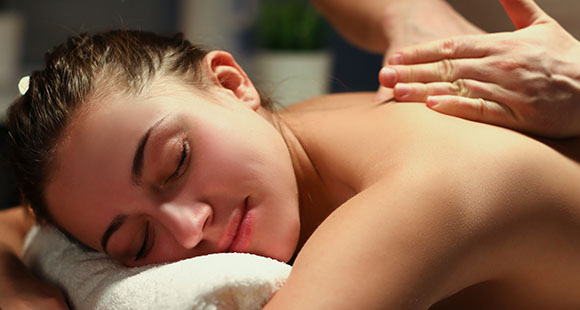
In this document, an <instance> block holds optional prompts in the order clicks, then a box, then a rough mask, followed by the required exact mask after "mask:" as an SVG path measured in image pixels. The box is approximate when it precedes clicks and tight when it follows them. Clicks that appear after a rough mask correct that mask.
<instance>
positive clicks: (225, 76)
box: [204, 51, 260, 110]
mask: <svg viewBox="0 0 580 310" xmlns="http://www.w3.org/2000/svg"><path fill="white" fill-rule="evenodd" d="M204 65H205V67H206V68H207V69H208V71H209V75H210V79H211V82H212V83H214V84H215V85H216V86H218V87H221V88H224V89H226V90H230V91H231V92H232V93H233V94H234V95H235V96H236V97H237V98H238V99H240V100H241V101H242V102H243V103H244V104H246V105H248V106H249V107H250V108H252V109H253V110H257V109H258V108H259V107H260V96H259V94H258V91H257V90H256V88H255V87H254V84H252V81H251V80H250V78H248V76H247V75H246V73H245V72H244V70H243V69H242V68H241V67H240V66H239V65H238V64H237V63H236V61H235V60H234V57H233V56H232V55H231V54H230V53H228V52H224V51H212V52H209V53H208V54H207V55H206V56H205V58H204Z"/></svg>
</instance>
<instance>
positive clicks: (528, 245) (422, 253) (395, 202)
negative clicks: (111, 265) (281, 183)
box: [0, 86, 578, 309]
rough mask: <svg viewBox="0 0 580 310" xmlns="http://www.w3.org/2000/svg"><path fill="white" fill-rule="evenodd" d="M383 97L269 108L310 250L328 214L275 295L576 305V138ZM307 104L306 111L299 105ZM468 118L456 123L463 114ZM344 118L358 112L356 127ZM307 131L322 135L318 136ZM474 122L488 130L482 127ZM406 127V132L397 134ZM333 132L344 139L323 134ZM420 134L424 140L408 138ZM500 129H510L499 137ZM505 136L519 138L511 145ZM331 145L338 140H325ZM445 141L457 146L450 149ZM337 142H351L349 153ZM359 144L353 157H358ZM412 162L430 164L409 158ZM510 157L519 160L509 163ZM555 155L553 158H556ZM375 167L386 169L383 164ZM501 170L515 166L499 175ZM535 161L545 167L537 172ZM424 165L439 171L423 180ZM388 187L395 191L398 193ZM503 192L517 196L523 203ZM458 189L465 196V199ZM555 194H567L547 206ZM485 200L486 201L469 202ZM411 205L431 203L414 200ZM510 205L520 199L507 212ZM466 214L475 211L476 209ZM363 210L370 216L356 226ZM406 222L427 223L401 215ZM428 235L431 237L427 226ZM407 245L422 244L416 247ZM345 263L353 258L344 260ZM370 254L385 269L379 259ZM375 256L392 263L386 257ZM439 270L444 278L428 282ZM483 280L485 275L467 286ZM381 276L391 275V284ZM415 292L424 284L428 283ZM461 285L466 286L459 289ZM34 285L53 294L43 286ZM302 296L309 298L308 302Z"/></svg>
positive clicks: (314, 301)
mask: <svg viewBox="0 0 580 310" xmlns="http://www.w3.org/2000/svg"><path fill="white" fill-rule="evenodd" d="M174 87H175V86H172V88H171V89H174ZM234 93H235V94H236V92H234ZM386 95H388V96H390V95H391V93H387V94H386ZM236 96H237V95H236ZM371 97H372V96H370V95H350V96H333V97H324V98H319V99H317V100H314V101H310V102H308V103H307V105H299V106H296V107H293V108H292V109H291V110H292V111H293V112H296V113H294V114H293V115H281V118H282V119H284V121H283V122H277V121H275V118H272V117H270V116H267V114H263V113H260V115H262V116H263V117H264V118H265V119H267V120H268V121H269V122H272V124H273V125H274V126H275V127H277V128H278V129H279V130H280V131H281V132H282V133H284V137H285V140H286V142H287V144H288V145H289V151H290V152H289V153H290V154H291V159H292V165H293V168H294V172H295V175H296V179H297V181H298V182H297V183H298V189H299V191H300V195H299V197H298V198H299V201H300V216H301V233H300V237H299V242H298V246H297V248H296V249H297V250H298V249H299V248H301V247H302V245H303V244H304V242H305V241H306V239H308V237H309V236H310V234H312V232H313V231H314V230H315V229H316V227H318V226H320V227H319V228H318V229H316V233H314V234H313V235H312V236H311V237H312V238H310V241H308V243H307V244H306V245H305V246H304V250H303V251H301V252H300V253H301V254H300V255H299V257H298V258H297V260H296V263H295V266H294V271H293V273H292V276H291V278H290V280H289V281H288V283H287V285H286V286H285V287H284V289H283V290H281V291H280V292H279V293H278V294H277V295H276V296H275V298H274V299H273V300H272V301H271V303H270V304H268V305H267V308H275V309H284V308H285V307H290V308H293V309H295V308H312V307H318V308H321V309H323V308H331V309H341V307H346V308H349V305H356V307H362V308H364V307H365V306H367V308H424V307H426V306H425V305H428V304H433V303H435V302H437V301H439V300H443V299H444V300H443V301H441V302H438V303H437V304H436V305H435V306H433V307H432V308H453V307H457V308H465V307H469V308H475V307H476V306H479V307H481V308H490V307H494V308H500V307H503V308H512V309H513V308H522V307H527V308H530V307H534V308H538V307H540V308H541V307H543V308H546V307H557V308H563V307H565V306H570V307H572V308H574V306H575V305H576V304H575V302H576V301H575V300H574V298H573V296H574V291H577V287H576V286H575V283H576V282H575V279H577V277H578V275H577V274H578V268H577V266H576V265H575V264H574V262H577V261H578V257H577V253H575V252H574V250H573V249H574V246H573V245H574V244H576V243H577V237H578V232H577V227H578V225H577V224H578V223H576V222H575V221H574V219H575V218H577V211H576V210H575V208H574V207H573V206H572V205H574V204H576V205H577V202H575V199H576V198H575V197H574V194H573V193H574V190H573V189H571V188H570V186H569V185H567V184H565V182H571V184H575V182H577V180H576V173H577V167H576V164H575V161H576V158H577V155H576V154H575V151H574V150H575V149H577V144H576V141H565V142H561V143H559V144H555V143H554V142H549V143H547V142H546V143H538V142H537V141H536V142H534V141H532V142H530V141H528V140H526V139H527V138H523V137H522V136H520V135H516V134H514V133H511V134H507V135H506V134H505V132H502V133H501V134H500V131H497V130H491V131H489V129H488V130H483V131H480V130H476V129H475V128H476V127H477V126H475V127H472V126H464V125H461V126H459V125H458V124H459V123H456V122H455V121H449V120H448V119H445V118H439V117H433V115H431V114H429V113H425V110H422V109H420V108H417V106H415V105H401V104H399V105H396V107H397V108H394V107H393V106H395V105H385V106H384V108H380V109H378V108H377V106H376V105H369V102H370V101H371V100H370V99H369V98H371ZM361 104H362V105H361ZM353 105H356V106H361V107H364V109H363V110H361V109H358V108H356V107H354V106H353ZM387 106H389V108H386V107H387ZM385 111H388V112H385ZM386 114H388V115H390V117H389V118H388V124H389V126H388V127H385V126H383V125H384V124H385V122H384V119H383V120H381V121H378V120H376V119H375V121H374V122H369V121H367V120H368V118H369V117H371V118H373V117H377V118H378V117H379V116H380V117H383V116H385V115H386ZM300 115H302V116H304V117H298V116H300ZM322 116H324V117H322ZM327 117H328V118H327ZM322 119H325V120H326V121H325V122H324V127H323V128H328V130H324V132H326V133H327V135H324V132H320V131H321V130H320V129H321V128H322V126H321V125H322V124H321V123H320V120H322ZM454 122H455V125H451V124H452V123H454ZM371 123H372V124H371ZM344 124H349V126H348V130H347V128H345V126H344ZM417 124H421V126H417ZM300 125H301V126H300ZM398 126H402V127H398ZM417 127H420V128H417ZM352 128H357V133H358V134H361V132H362V133H364V134H366V135H367V136H368V137H380V139H379V140H381V141H384V143H385V144H386V145H389V147H385V146H384V145H383V146H382V147H380V148H378V150H377V143H376V142H377V141H379V140H377V139H373V138H369V139H362V140H366V141H360V140H361V139H360V135H357V136H351V137H350V138H349V136H348V133H349V130H351V129H352ZM489 128H491V127H489ZM358 129H360V130H358ZM307 132H312V133H317V134H320V136H316V137H314V136H313V135H309V134H306V133H307ZM333 132H341V133H342V135H341V136H340V137H341V138H340V139H336V138H333V137H335V135H330V134H328V133H333ZM401 133H404V135H401ZM410 133H412V134H411V135H409V134H410ZM469 134H475V137H479V138H478V139H477V140H475V139H473V136H472V137H469ZM479 134H481V135H479ZM400 135H401V136H404V137H405V139H396V138H397V137H398V136H400ZM481 137H487V138H486V139H484V140H485V142H487V143H483V144H482V143H481V141H480V140H481ZM506 137H511V138H506ZM322 138H328V139H330V141H333V143H331V144H328V143H326V144H324V145H323V146H322V145H320V141H322V140H320V139H322ZM407 138H410V140H411V141H405V140H407ZM456 138H457V139H458V141H459V142H458V144H463V143H465V145H464V146H465V147H460V148H455V147H456V145H455V143H452V142H453V141H454V140H453V139H456ZM343 139H344V140H343ZM344 141H350V142H352V143H344ZM353 141H354V142H353ZM490 141H496V142H497V145H495V146H494V144H495V142H490ZM524 141H527V142H524ZM363 142H366V144H365V143H363ZM411 142H413V143H411ZM474 144H475V145H474ZM417 145H422V146H425V149H422V147H417ZM502 145H507V146H509V147H507V150H506V148H504V147H503V146H502ZM330 146H332V147H333V148H329V147H330ZM469 146H471V147H469ZM500 146H502V147H500ZM551 148H554V149H556V150H557V152H553V151H551ZM323 149H324V150H326V151H321V150H323ZM345 149H346V150H348V152H345ZM445 149H447V150H448V151H447V152H443V150H445ZM393 150H396V152H393ZM474 150H475V151H479V152H480V153H478V152H475V151H474ZM474 153H475V154H474ZM482 153H483V154H485V155H484V156H482ZM329 154H330V155H333V154H334V155H336V154H343V155H345V158H342V157H341V156H338V155H337V156H330V155H329ZM347 154H348V155H352V157H349V158H346V157H347ZM361 154H365V155H368V154H378V155H377V156H374V157H385V156H384V154H389V155H390V156H389V162H388V163H383V164H382V165H377V162H375V161H369V160H368V156H367V157H357V156H360V155H361ZM425 154H428V156H426V155H425ZM457 154H461V155H462V156H461V160H460V161H461V162H464V163H465V162H469V161H470V160H471V162H472V163H473V162H475V164H473V166H471V167H469V170H468V171H470V174H469V175H468V176H465V177H463V178H461V177H460V176H461V175H464V174H465V171H463V170H461V169H459V168H458V167H457V166H456V162H457V161H455V160H451V161H450V158H456V157H457ZM522 154H524V155H525V156H522ZM325 155H327V156H325ZM492 155H497V156H498V157H495V156H492ZM371 157H373V156H371ZM374 157H373V158H374ZM566 158H572V159H573V161H570V160H569V159H566ZM427 159H430V161H426V160H427ZM498 159H499V161H498ZM328 161H331V162H332V163H334V164H338V165H342V166H344V167H348V166H349V165H351V164H353V162H356V163H358V164H357V165H355V169H352V170H353V171H340V172H339V171H337V169H336V167H330V166H331V165H328ZM408 162H412V163H413V165H417V166H418V167H420V168H422V169H419V168H413V167H410V166H412V165H408V164H407V165H405V163H408ZM498 162H499V163H505V164H501V165H498ZM478 165H481V166H482V167H481V168H480V169H476V170H477V171H474V169H473V167H474V166H478ZM342 166H339V167H342ZM402 166H405V167H407V168H405V169H404V168H401V167H402ZM314 167H316V169H314ZM364 167H366V169H363V168H364ZM377 167H383V168H384V167H391V168H393V167H395V168H393V169H377ZM427 167H429V169H426V168H427ZM542 167H548V170H549V171H546V169H541V168H542ZM325 168H326V169H325ZM362 170H365V171H367V172H365V173H363V172H362ZM371 170H378V171H376V172H375V173H369V172H368V171H371ZM417 170H420V171H419V172H417ZM480 170H488V171H483V172H482V171H480ZM494 171H501V172H502V173H499V174H498V173H496V174H494V173H493V172H494ZM526 171H533V172H534V173H533V175H530V174H529V173H527V174H526V173H523V172H526ZM393 172H394V173H393ZM454 172H455V173H454ZM485 172H487V174H486V173H485ZM561 172H565V173H561ZM320 173H322V177H321V174H320ZM380 173H385V174H387V173H389V175H390V176H391V181H388V180H382V181H380V182H379V179H380V177H377V175H380ZM424 173H425V174H424ZM522 173H523V175H522ZM554 174H557V176H554ZM418 175H424V176H425V177H422V178H419V179H417V178H416V177H417V176H418ZM409 180H412V182H411V181H409ZM442 180H443V181H444V182H442ZM522 180H525V182H524V181H522ZM558 180H560V181H558ZM417 181H420V182H417ZM496 183H497V184H496ZM361 184H364V185H365V186H361ZM370 184H374V185H373V186H370ZM389 184H390V185H389ZM466 184H468V185H470V186H469V187H468V188H467V189H465V190H464V191H462V192H463V194H461V193H460V194H458V193H457V192H456V191H459V189H462V188H465V186H466ZM490 184H495V186H490ZM569 184H570V183H569ZM359 190H360V192H357V191H359ZM450 191H451V192H450ZM530 192H532V193H530ZM536 192H537V193H536ZM408 193H413V194H414V195H413V196H415V198H413V197H411V198H413V199H409V198H410V197H408V196H409V195H408ZM385 197H390V199H387V200H388V201H385ZM442 197H443V198H445V197H447V199H442ZM473 197H475V198H473ZM482 197H483V198H482ZM489 197H496V198H497V199H495V200H494V199H488V198H489ZM555 197H556V198H557V199H556V198H555ZM476 198H477V199H476ZM500 198H501V199H506V200H508V201H509V204H507V203H506V202H504V201H500V200H501V199H500ZM347 200H348V201H347ZM345 201H346V203H345ZM450 201H452V202H455V204H452V207H449V205H450V203H449V202H450ZM458 202H461V203H460V205H459V206H457V205H456V204H457V203H458ZM553 205H556V206H558V207H557V208H547V207H546V206H553ZM339 206H340V208H338V207H339ZM406 206H412V208H405V207H406ZM471 206H477V208H475V209H472V208H469V207H471ZM530 206H532V207H530ZM314 207H316V208H314ZM387 207H389V208H387ZM337 208H338V209H337ZM335 209H337V210H336V212H334V213H332V211H334V210H335ZM401 209H402V211H398V212H393V211H396V210H401ZM407 209H410V210H411V211H417V212H411V211H409V212H404V211H405V210H407ZM385 210H387V211H388V212H386V211H385ZM433 210H436V211H437V210H438V212H435V213H434V211H433ZM478 210H484V211H483V212H482V211H478ZM489 210H499V211H497V212H488V211H489ZM505 210H509V211H510V212H507V214H505V213H506V212H504V211H505ZM500 211H501V212H500ZM331 213H332V215H331V216H330V217H328V215H329V214H331ZM410 213H412V214H410ZM377 214H378V215H381V214H384V216H377ZM465 214H470V215H472V216H469V217H467V218H465ZM387 215H388V217H387ZM417 215H422V216H417ZM501 215H504V216H501ZM570 215H572V216H570ZM327 217H328V219H327V220H326V221H324V220H325V219H326V218H327ZM410 219H413V220H412V221H411V220H410ZM458 219H459V220H458ZM461 219H464V220H461ZM323 221H324V224H322V225H320V224H321V222H323ZM359 221H361V223H364V225H362V226H361V225H353V223H358V222H359ZM401 222H402V223H414V224H413V225H401V224H400V223H401ZM345 227H347V228H349V229H344V228H345ZM462 228H463V229H462ZM508 228H509V229H508ZM369 234H370V235H369ZM385 236H386V237H388V238H385ZM416 236H430V238H426V239H420V238H413V237H416ZM369 240H373V241H372V242H369ZM482 240H483V241H486V242H482ZM382 241H385V242H382ZM405 244H411V245H415V244H417V245H420V246H421V247H416V248H410V247H405V246H404V245H405ZM377 245H383V246H377ZM422 246H425V247H424V248H423V247H422ZM429 246H430V247H429ZM514 249H517V251H514ZM369 251H370V253H369ZM417 251H419V252H417ZM446 253H447V254H446ZM498 253H499V254H501V255H499V254H498ZM494 254H495V255H494ZM329 258H330V259H329ZM385 258H387V260H385ZM377 259H378V261H376V260H377ZM373 262H374V263H373ZM441 262H444V263H441ZM345 265H346V266H348V267H349V268H347V269H346V271H347V272H342V271H344V270H345V268H344V266H345ZM12 266H13V265H12ZM353 266H355V267H357V268H353ZM365 266H367V267H369V266H370V267H373V268H372V269H365ZM375 266H381V267H384V268H380V269H379V270H376V268H374V267H375ZM402 266H406V267H408V269H406V268H404V267H402ZM492 267H495V268H492ZM333 268H340V269H339V270H341V272H340V275H337V273H336V272H333V271H332V270H337V269H333ZM528 270H536V271H537V272H535V273H530V272H528ZM413 271H415V272H413ZM451 271H453V272H451ZM321 275H322V276H321ZM369 275H373V276H372V277H369ZM427 275H428V276H427ZM450 275H451V276H450ZM343 277H344V278H343ZM357 277H360V278H364V279H365V280H364V281H357V282H356V283H357V289H355V290H353V287H352V286H350V285H340V284H341V283H343V284H348V283H351V281H352V279H353V278H357ZM345 279H346V280H345ZM431 279H433V281H432V283H428V284H426V283H425V282H426V280H431ZM538 279H542V280H543V281H542V282H540V281H538ZM35 283H36V282H35ZM546 283H548V284H550V285H549V286H547V285H546ZM375 284H378V285H375ZM471 284H476V285H474V286H473V287H472V288H470V289H467V290H463V291H461V289H463V288H465V287H467V286H469V285H471ZM25 287H29V286H26V285H25ZM417 287H419V288H417ZM47 288H50V287H47ZM376 288H380V292H377V291H376ZM401 288H404V289H401ZM373 289H375V290H373ZM0 291H2V292H4V290H0ZM460 291H461V292H460ZM385 292H390V293H388V294H387V293H385ZM413 292H422V294H421V296H414V295H413ZM456 292H460V293H459V294H455V293H456ZM54 295H58V294H54ZM54 295H52V296H54ZM49 296H51V294H49ZM297 296H299V297H300V298H296V297H297ZM321 296H332V298H330V299H326V298H320V297H321ZM448 296H452V297H449V298H446V299H445V297H448ZM32 297H33V298H35V299H36V300H38V299H39V298H41V297H40V296H39V295H38V294H37V295H36V296H32ZM51 300H53V301H55V300H57V299H56V298H54V297H53V298H51ZM59 300H60V299H59ZM300 303H304V305H301V307H300V306H299V304H300ZM41 304H42V305H47V304H45V303H41ZM59 305H62V302H59ZM59 308H62V307H59ZM350 308H352V306H351V307H350Z"/></svg>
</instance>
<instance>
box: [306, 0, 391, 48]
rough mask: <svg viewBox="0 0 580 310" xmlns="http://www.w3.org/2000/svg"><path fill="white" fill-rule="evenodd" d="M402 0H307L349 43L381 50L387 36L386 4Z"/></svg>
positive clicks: (386, 41)
mask: <svg viewBox="0 0 580 310" xmlns="http://www.w3.org/2000/svg"><path fill="white" fill-rule="evenodd" d="M389 1H401V0H363V1H352V0H310V2H311V3H312V6H314V7H315V8H316V9H317V10H318V11H319V12H320V13H321V14H322V15H323V16H324V17H326V19H328V20H329V21H330V23H331V24H332V25H333V26H334V28H335V29H336V30H337V31H338V32H340V33H341V34H342V36H343V37H344V38H346V39H347V40H348V41H349V42H351V43H352V44H354V45H356V46H358V47H361V48H363V49H366V50H369V51H372V52H377V53H383V52H384V51H385V50H386V49H387V47H388V38H387V37H386V36H385V34H384V32H383V25H382V22H383V16H384V10H385V9H384V8H385V4H386V3H388V2H389Z"/></svg>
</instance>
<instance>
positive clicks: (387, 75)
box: [381, 68, 397, 86]
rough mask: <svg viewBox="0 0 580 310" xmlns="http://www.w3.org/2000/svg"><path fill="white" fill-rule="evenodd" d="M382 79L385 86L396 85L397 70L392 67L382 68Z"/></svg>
mask: <svg viewBox="0 0 580 310" xmlns="http://www.w3.org/2000/svg"><path fill="white" fill-rule="evenodd" d="M381 80H382V84H383V86H394V85H395V83H397V71H395V70H393V69H391V68H383V69H382V70H381Z"/></svg>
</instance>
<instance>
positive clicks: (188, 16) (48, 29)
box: [0, 0, 580, 209]
mask: <svg viewBox="0 0 580 310" xmlns="http://www.w3.org/2000/svg"><path fill="white" fill-rule="evenodd" d="M359 1H362V0H359ZM402 1H406V0H402ZM290 2H294V3H293V4H285V5H286V6H283V7H272V6H267V5H265V3H266V0H90V1H89V0H50V1H40V0H0V141H1V142H0V209H2V208H6V207H10V206H13V205H16V204H18V196H17V191H16V188H15V186H14V184H13V181H12V177H11V171H10V169H9V167H8V165H7V163H6V159H5V140H6V135H7V133H6V127H5V124H4V114H5V111H6V108H7V107H8V105H9V104H10V103H11V102H12V101H13V100H14V98H16V96H17V94H18V87H17V84H18V81H19V79H20V78H21V77H23V76H25V75H27V74H28V72H30V71H32V70H36V69H39V68H41V66H42V60H43V56H44V54H45V53H46V52H47V51H48V50H49V49H50V48H51V47H53V46H54V45H56V44H58V43H60V42H62V41H63V40H65V39H66V38H67V37H69V36H71V35H76V34H79V33H83V32H97V31H103V30H107V29H115V28H125V29H139V30H149V31H154V32H157V33H160V34H166V35H171V34H174V33H176V32H184V34H185V35H186V37H188V38H190V39H192V40H194V42H196V43H201V44H202V45H205V46H208V47H211V48H223V49H226V50H228V51H230V52H232V54H234V56H235V57H236V59H237V60H238V62H239V63H240V64H241V65H242V67H244V68H245V69H246V71H248V73H249V75H250V77H251V78H252V79H253V80H254V81H255V82H256V83H257V84H258V85H259V86H260V87H261V88H262V89H263V90H265V91H266V92H267V93H270V94H272V95H273V97H274V99H275V100H277V101H279V102H281V103H282V104H290V103H291V102H294V101H296V100H301V99H306V98H308V97H311V96H314V95H316V94H319V93H336V92H345V91H373V90H375V89H376V88H377V87H378V81H377V73H378V70H379V68H380V65H381V62H382V56H381V55H375V54H370V53H367V52H364V51H362V50H360V49H358V48H356V47H354V46H352V45H350V44H349V43H347V42H345V41H344V40H343V39H342V38H341V37H340V36H339V35H338V34H337V33H336V32H334V31H333V30H332V29H331V27H330V26H328V24H326V23H325V22H324V21H322V20H321V19H320V18H319V17H317V16H316V15H313V13H312V12H311V11H310V10H309V7H308V5H307V2H306V0H294V1H290ZM449 2H450V3H451V4H452V5H453V6H454V7H455V8H456V9H457V10H458V11H459V12H460V13H462V14H463V15H464V16H466V17H467V18H468V19H469V20H470V21H472V22H473V23H475V24H476V25H478V26H480V27H482V28H483V29H485V30H487V31H490V32H498V31H507V30H512V29H513V26H512V25H511V22H510V21H509V19H508V18H507V16H506V15H505V13H504V12H503V10H502V8H501V6H500V4H499V2H498V1H495V0H488V1H475V0H449ZM537 2H538V3H539V4H540V6H542V7H543V8H544V9H545V10H546V11H547V12H548V13H549V14H550V15H552V16H553V17H555V18H556V19H557V20H558V21H560V22H561V23H562V24H563V26H564V27H565V28H566V29H567V30H568V31H570V32H571V33H572V34H573V35H574V36H575V37H576V38H578V37H580V19H578V18H577V13H578V12H580V1H577V0H538V1H537ZM299 30H300V31H301V32H300V31H299ZM300 70H305V72H306V73H304V71H300ZM280 72H284V73H285V74H286V75H279V73H280ZM277 74H278V75H277Z"/></svg>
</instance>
